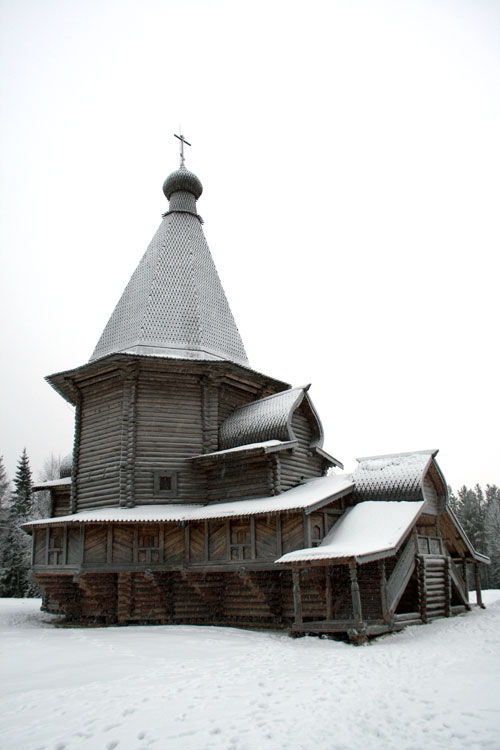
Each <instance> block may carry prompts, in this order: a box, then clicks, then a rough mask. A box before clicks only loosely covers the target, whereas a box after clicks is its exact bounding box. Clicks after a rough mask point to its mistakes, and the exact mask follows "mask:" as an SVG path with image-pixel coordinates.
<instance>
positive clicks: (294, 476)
mask: <svg viewBox="0 0 500 750" xmlns="http://www.w3.org/2000/svg"><path fill="white" fill-rule="evenodd" d="M292 430H293V432H294V434H295V436H296V438H297V440H298V441H299V445H298V447H297V448H295V449H294V451H293V453H288V452H286V453H282V454H280V458H279V462H280V485H281V491H282V492H284V491H285V490H289V489H290V488H291V487H295V486H296V485H297V484H300V482H301V481H303V480H304V479H312V478H313V477H320V476H322V475H323V474H324V473H325V465H324V460H323V459H322V458H320V457H319V456H316V455H314V454H313V453H311V442H312V441H313V440H314V438H315V434H314V431H313V426H312V424H311V422H310V420H309V419H308V417H307V413H306V411H305V408H304V407H303V405H302V404H301V405H300V406H299V407H298V409H296V410H295V412H294V414H293V417H292Z"/></svg>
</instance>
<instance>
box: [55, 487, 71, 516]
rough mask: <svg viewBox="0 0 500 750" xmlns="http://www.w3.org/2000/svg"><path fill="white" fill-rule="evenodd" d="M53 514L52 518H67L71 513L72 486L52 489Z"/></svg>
mask: <svg viewBox="0 0 500 750" xmlns="http://www.w3.org/2000/svg"><path fill="white" fill-rule="evenodd" d="M51 493H52V513H51V517H52V518H55V517H58V516H67V515H69V513H71V485H69V484H68V485H63V486H62V487H52V489H51Z"/></svg>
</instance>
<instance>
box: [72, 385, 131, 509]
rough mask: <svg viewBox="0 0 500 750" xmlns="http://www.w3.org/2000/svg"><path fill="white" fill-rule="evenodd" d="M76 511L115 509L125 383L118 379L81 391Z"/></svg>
mask: <svg viewBox="0 0 500 750" xmlns="http://www.w3.org/2000/svg"><path fill="white" fill-rule="evenodd" d="M81 393H82V405H81V427H80V441H79V449H78V451H79V453H78V475H77V481H76V485H77V510H78V511H80V510H87V509H88V508H96V507H104V506H109V505H116V504H117V501H118V498H119V472H120V455H121V439H122V408H123V403H122V402H123V382H122V379H121V378H120V377H118V376H115V377H112V378H110V379H106V380H103V381H102V382H100V383H94V384H92V385H88V386H87V387H85V388H82V389H81Z"/></svg>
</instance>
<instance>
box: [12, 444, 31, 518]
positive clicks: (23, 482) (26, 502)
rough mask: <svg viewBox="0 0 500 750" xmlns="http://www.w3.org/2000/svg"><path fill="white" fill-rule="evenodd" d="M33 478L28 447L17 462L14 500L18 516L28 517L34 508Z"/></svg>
mask: <svg viewBox="0 0 500 750" xmlns="http://www.w3.org/2000/svg"><path fill="white" fill-rule="evenodd" d="M32 486H33V479H32V476H31V469H30V462H29V459H28V454H27V453H26V448H24V449H23V452H22V453H21V458H20V459H19V462H18V464H17V471H16V476H15V477H14V487H15V490H14V502H15V505H16V515H17V517H18V518H23V519H27V518H29V517H30V514H31V511H32V510H33V491H32V489H31V488H32Z"/></svg>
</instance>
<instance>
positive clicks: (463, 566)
mask: <svg viewBox="0 0 500 750" xmlns="http://www.w3.org/2000/svg"><path fill="white" fill-rule="evenodd" d="M462 578H463V579H464V585H465V592H464V593H465V596H466V597H467V601H469V580H468V578H467V560H466V559H465V557H463V558H462Z"/></svg>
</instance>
